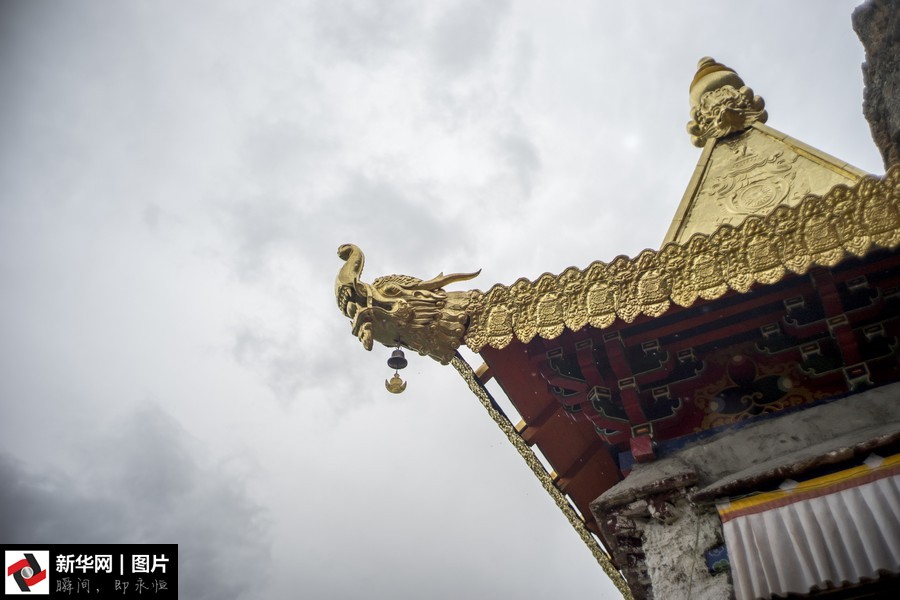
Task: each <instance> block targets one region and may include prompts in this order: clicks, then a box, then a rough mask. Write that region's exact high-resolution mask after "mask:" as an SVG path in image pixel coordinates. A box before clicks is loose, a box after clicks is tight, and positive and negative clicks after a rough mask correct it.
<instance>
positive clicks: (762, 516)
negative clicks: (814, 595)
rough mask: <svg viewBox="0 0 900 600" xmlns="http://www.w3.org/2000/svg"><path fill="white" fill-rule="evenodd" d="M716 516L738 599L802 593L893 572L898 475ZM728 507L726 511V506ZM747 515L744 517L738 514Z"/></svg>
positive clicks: (899, 522) (898, 547)
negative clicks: (757, 508)
mask: <svg viewBox="0 0 900 600" xmlns="http://www.w3.org/2000/svg"><path fill="white" fill-rule="evenodd" d="M835 487H836V488H840V487H845V489H837V490H836V491H833V492H828V491H827V490H820V491H821V492H822V495H819V496H818V497H813V498H805V499H803V494H798V496H799V497H800V499H797V500H793V499H792V498H791V497H790V496H789V495H787V496H785V497H784V498H783V499H782V500H781V501H779V502H775V503H774V504H776V505H777V504H783V505H781V506H775V507H774V508H765V506H763V507H762V508H763V509H762V510H761V511H760V512H756V513H752V514H743V515H741V516H735V517H733V518H730V519H728V520H727V521H726V514H725V513H723V511H722V508H721V507H720V514H722V517H723V522H724V524H723V528H724V532H725V543H726V545H727V547H728V556H729V560H730V561H731V572H732V578H733V581H734V591H735V596H736V597H737V600H756V599H758V598H771V597H772V595H773V594H779V595H782V596H784V595H786V594H787V593H789V592H793V593H800V594H803V593H807V592H809V591H810V590H812V589H813V588H814V587H817V588H819V589H824V588H826V587H827V586H828V584H829V583H830V584H832V585H835V586H840V585H841V584H843V583H858V582H859V581H860V580H861V579H863V578H875V577H877V576H878V571H879V570H887V571H891V572H893V573H897V572H898V571H900V475H894V476H888V477H884V478H881V479H877V480H875V481H872V482H870V483H864V484H861V485H855V486H853V487H846V486H835ZM726 506H727V505H726ZM745 512H746V511H745Z"/></svg>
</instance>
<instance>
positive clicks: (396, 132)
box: [0, 0, 883, 599]
mask: <svg viewBox="0 0 900 600" xmlns="http://www.w3.org/2000/svg"><path fill="white" fill-rule="evenodd" d="M855 4H857V2H856V1H855V0H854V1H850V2H838V1H833V2H820V1H806V2H791V3H783V2H780V1H769V2H759V3H746V2H730V3H726V2H719V1H716V2H671V1H661V2H620V3H611V2H596V1H587V0H586V1H581V2H578V1H574V0H573V1H571V2H569V1H567V2H565V3H550V2H539V1H536V0H535V1H531V2H527V1H521V2H518V1H508V2H501V1H496V2H488V1H475V0H470V1H439V2H438V1H434V2H413V1H403V0H398V1H377V2H376V1H374V0H355V1H354V0H321V1H319V2H315V1H307V2H300V1H296V2H278V1H266V2H255V1H249V0H248V1H236V0H229V1H223V0H216V1H211V0H210V1H191V2H184V1H179V2H176V1H174V0H172V1H153V2H151V1H144V2H142V1H137V0H130V1H115V2H114V1H107V2H101V1H82V2H56V3H51V2H38V1H22V2H13V1H9V0H2V1H0V541H6V542H21V543H35V544H42V543H66V542H69V543H73V542H150V541H154V542H168V543H172V542H175V543H178V544H179V548H180V552H181V560H180V568H181V574H182V575H181V585H182V589H183V590H184V594H183V597H185V598H192V599H193V598H216V599H219V598H274V597H283V598H288V597H294V598H329V599H330V598H335V599H341V598H363V597H365V598H392V599H393V598H398V599H406V598H410V599H412V598H512V597H516V598H548V597H572V598H576V597H582V598H586V597H594V598H613V597H616V592H615V590H614V588H613V587H612V585H611V584H610V583H609V582H608V581H607V580H606V578H605V576H604V575H603V573H602V571H601V570H600V568H599V567H598V566H597V565H596V563H595V562H594V559H593V558H592V557H591V555H590V553H589V552H588V551H587V550H586V549H585V548H584V546H583V545H582V543H581V541H580V540H579V538H578V537H577V536H576V534H575V533H574V532H573V531H572V530H571V529H570V527H569V526H568V524H567V522H566V520H565V519H564V517H563V516H562V515H561V514H560V513H559V512H558V510H557V509H556V507H555V506H554V505H553V503H552V501H551V500H550V499H549V498H548V497H547V496H546V494H545V493H544V492H543V490H542V489H541V488H540V486H539V485H538V483H537V482H536V481H535V480H534V479H533V476H532V475H531V473H530V471H529V470H528V469H527V467H526V466H525V465H524V463H523V462H522V461H521V459H520V458H519V457H518V455H517V454H516V453H515V451H514V450H513V449H512V448H511V447H510V446H509V445H508V443H507V442H506V440H505V438H504V437H503V436H502V435H501V434H500V432H499V431H498V430H497V429H496V427H495V426H494V425H493V423H492V422H491V421H490V419H489V418H488V417H487V416H486V415H485V414H484V411H483V409H482V408H481V406H480V405H479V404H478V403H477V401H476V400H475V398H473V397H472V396H471V394H469V393H468V391H467V390H466V388H465V386H464V385H463V383H462V382H461V381H460V380H459V378H458V376H457V375H456V373H455V372H454V371H453V370H452V369H451V368H448V367H441V366H440V365H438V364H437V363H435V362H434V361H431V360H429V359H424V358H421V357H417V356H413V357H411V361H410V367H409V368H408V369H407V370H406V371H405V372H404V376H405V378H406V379H407V380H408V381H409V388H408V390H407V391H406V393H404V394H403V395H400V396H394V395H391V394H388V393H387V392H386V391H385V390H384V387H383V383H382V382H383V380H384V379H385V378H386V377H389V376H390V372H389V371H388V368H387V367H386V366H385V364H384V361H385V359H386V358H387V356H388V354H389V351H388V350H387V349H385V348H380V347H379V348H376V349H375V351H374V352H372V353H366V352H365V351H364V350H363V349H362V347H361V346H360V345H359V343H358V342H357V340H356V339H355V338H353V337H352V336H351V335H350V331H349V322H348V321H347V320H346V319H344V318H343V317H342V316H341V315H340V314H339V312H338V311H337V309H336V306H335V303H334V298H333V280H334V275H335V274H336V272H337V269H338V268H339V266H340V264H341V262H340V260H339V259H338V258H337V256H336V255H335V251H336V249H337V247H338V245H340V244H341V243H344V242H354V243H356V244H358V245H359V246H360V247H361V248H362V249H363V250H364V251H365V252H366V255H367V258H368V262H367V270H366V276H365V277H364V278H365V279H367V280H371V279H372V278H374V277H376V276H378V275H381V274H386V273H393V272H399V273H407V274H411V275H417V276H421V277H424V278H427V277H431V276H433V275H435V274H436V273H437V272H439V271H444V272H454V271H467V270H475V269H477V268H479V267H482V268H483V269H484V270H483V272H482V275H481V276H480V277H479V278H478V279H477V280H476V281H475V282H474V285H475V286H477V287H479V288H481V289H487V288H488V287H490V285H491V284H493V283H512V282H513V281H514V280H515V279H516V278H517V277H519V276H527V277H529V278H535V277H537V276H538V275H540V274H541V273H542V272H544V271H551V272H560V271H562V270H563V269H564V268H565V267H567V266H570V265H579V266H586V265H587V264H588V263H590V262H591V261H592V260H594V259H603V260H609V259H611V258H613V257H614V256H615V255H617V254H627V255H632V256H633V255H635V254H637V253H638V252H639V251H640V250H641V249H643V248H646V247H658V246H659V243H660V240H661V239H662V237H663V235H664V233H665V231H666V228H667V226H668V222H669V220H670V218H671V216H672V214H673V213H674V211H675V208H676V206H677V204H678V202H679V200H680V198H681V194H682V192H683V190H684V188H685V186H686V185H687V182H688V179H689V177H690V175H691V172H692V169H693V167H694V165H695V163H696V161H697V159H698V158H699V154H700V151H699V150H698V149H696V148H694V147H693V146H691V144H690V141H689V139H688V135H687V134H686V133H685V130H684V124H685V122H686V121H687V120H688V108H687V88H688V85H689V83H690V80H691V77H692V76H693V73H694V70H695V66H696V62H697V60H698V59H699V58H700V57H701V56H704V55H711V56H714V57H715V58H717V59H718V60H720V61H722V62H724V63H725V64H727V65H729V66H732V67H734V68H735V69H736V70H737V71H738V72H739V73H740V74H741V75H742V76H743V77H744V79H745V81H746V82H747V84H748V85H750V86H751V87H752V88H753V89H754V90H755V91H756V93H758V94H760V95H762V96H763V97H764V98H765V100H766V102H767V107H768V109H769V114H770V120H769V124H770V125H772V126H773V127H775V128H777V129H780V130H782V131H785V132H786V133H789V134H791V135H793V136H795V137H797V138H799V139H801V140H803V141H805V142H807V143H809V144H811V145H813V146H816V147H818V148H820V149H822V150H824V151H826V152H829V153H831V154H834V155H836V156H839V157H841V158H842V159H844V160H846V161H848V162H850V163H852V164H855V165H856V166H858V167H860V168H862V169H865V170H869V171H873V172H882V171H883V169H882V165H881V162H880V159H879V156H878V154H877V152H876V150H875V148H874V146H873V144H872V142H871V139H870V136H869V131H868V126H867V124H866V123H865V121H864V120H863V118H862V115H861V101H862V78H861V72H860V63H861V62H862V61H863V50H862V46H861V44H860V43H859V41H858V40H857V38H856V36H855V34H854V33H853V31H852V29H851V25H850V13H851V11H852V9H853V7H854V5H855ZM467 356H468V357H469V359H470V361H471V362H473V363H476V364H477V362H478V359H477V357H474V356H471V355H467Z"/></svg>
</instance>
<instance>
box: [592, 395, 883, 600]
mask: <svg viewBox="0 0 900 600" xmlns="http://www.w3.org/2000/svg"><path fill="white" fill-rule="evenodd" d="M898 401H900V383H894V384H890V385H885V386H882V387H878V388H874V389H869V390H866V391H862V392H859V393H857V394H853V395H850V396H848V397H845V398H841V399H838V400H833V401H831V402H828V403H825V404H822V405H819V406H815V407H812V408H808V409H806V410H800V411H796V412H793V413H788V414H783V415H777V416H772V417H770V418H764V419H761V420H758V421H756V422H754V423H751V424H747V425H745V426H743V427H740V426H738V427H732V428H729V429H727V430H724V431H722V432H720V433H718V434H717V435H715V436H712V437H710V438H707V439H704V440H700V441H697V442H695V443H694V444H690V445H688V446H686V447H685V448H683V449H681V450H679V451H677V452H674V453H672V454H670V455H668V456H662V457H660V458H659V459H658V460H656V461H653V462H649V463H640V464H637V465H635V467H634V470H633V471H632V472H631V473H630V474H629V475H628V477H626V478H625V479H624V480H623V481H621V482H619V483H618V484H616V485H615V486H613V487H612V488H610V489H609V490H607V491H606V492H605V493H604V494H602V495H601V496H600V497H599V498H597V499H596V500H595V501H594V502H593V503H592V505H591V510H592V511H593V513H594V516H595V517H596V518H597V522H598V523H599V524H600V526H601V527H602V528H603V529H604V534H605V535H604V537H605V538H606V539H607V540H609V541H610V542H611V546H612V547H611V550H612V553H613V556H614V557H615V560H616V563H617V564H619V565H621V567H622V572H623V574H624V575H625V577H626V578H627V579H628V582H629V585H630V586H631V589H632V590H633V592H634V595H635V598H638V599H651V598H655V599H656V600H661V599H665V600H680V599H685V600H688V599H691V600H693V599H697V598H703V599H705V600H727V599H729V598H732V597H733V596H732V587H731V585H730V582H729V580H728V576H727V574H725V573H718V574H715V575H712V574H710V573H709V572H708V570H707V568H706V564H705V559H704V556H703V555H704V553H705V552H706V551H707V550H710V549H711V548H713V547H714V546H716V545H717V544H720V543H721V542H722V526H721V522H720V520H719V516H718V513H717V512H716V509H715V506H714V503H715V501H716V500H717V499H723V498H728V497H730V496H734V495H740V494H744V493H747V492H750V491H754V490H757V489H760V487H761V486H763V487H764V486H766V485H771V484H772V483H773V482H775V483H780V482H781V481H784V480H785V479H788V478H795V477H796V478H802V477H803V475H804V474H805V473H808V472H810V471H811V470H814V469H818V468H822V467H827V465H834V467H835V468H837V467H839V466H840V465H844V464H847V463H849V462H852V461H859V460H861V459H863V458H865V457H866V456H867V455H868V454H869V453H870V452H873V451H874V452H878V451H880V450H881V449H882V448H884V449H888V450H889V449H890V448H896V446H897V444H900V410H898V409H897V406H898Z"/></svg>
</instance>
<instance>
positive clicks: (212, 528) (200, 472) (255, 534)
mask: <svg viewBox="0 0 900 600" xmlns="http://www.w3.org/2000/svg"><path fill="white" fill-rule="evenodd" d="M81 443H82V445H81V446H80V447H79V448H77V449H73V450H72V451H71V452H70V453H69V454H68V456H67V457H66V458H64V459H63V460H61V461H60V463H63V464H64V465H65V467H64V468H63V469H60V468H59V467H54V466H47V465H43V464H41V463H40V462H38V461H35V462H28V463H24V462H22V461H21V460H20V459H17V458H14V457H13V456H11V455H8V454H0V480H2V481H3V486H0V512H2V514H4V515H5V517H4V519H3V520H2V521H0V539H3V540H4V541H6V542H10V543H29V544H66V543H108V542H110V541H116V542H124V543H177V544H179V562H180V564H181V565H182V569H181V571H180V574H179V578H180V581H179V585H180V591H181V593H182V594H183V595H184V596H185V597H188V598H198V599H204V598H210V599H216V600H218V599H220V598H241V597H248V598H255V597H256V596H255V592H251V591H250V590H251V586H250V581H249V580H248V578H247V575H246V565H248V564H253V565H254V568H255V569H258V568H261V565H263V564H264V561H261V560H260V557H261V556H264V555H265V554H266V552H267V548H268V537H269V535H268V532H267V522H266V516H265V513H264V512H263V510H262V509H261V508H260V507H259V506H257V505H256V504H255V503H254V502H253V501H252V500H250V499H249V497H248V495H247V493H246V491H245V490H244V488H243V484H240V483H237V482H235V481H234V479H233V478H232V477H230V476H229V474H228V473H226V472H224V471H222V470H220V469H219V468H217V467H215V466H213V465H210V464H208V462H207V460H205V459H204V458H202V451H200V450H199V449H198V448H197V443H196V442H195V441H194V440H192V439H191V438H190V436H189V435H188V433H187V432H186V431H185V430H184V429H182V428H181V427H180V426H179V425H178V424H177V422H175V421H174V419H172V417H170V416H169V415H167V414H165V413H164V412H163V411H162V410H161V409H159V408H157V407H148V408H145V409H142V410H140V411H138V412H135V413H132V414H131V415H129V416H128V417H126V418H125V419H123V420H122V421H120V422H119V423H117V427H116V430H115V431H112V432H109V431H108V432H105V433H104V434H99V435H98V432H94V433H93V435H92V436H91V437H90V438H84V439H82V440H81ZM57 464H59V463H57ZM75 473H77V475H74V474H75ZM13 515H15V516H14V517H13Z"/></svg>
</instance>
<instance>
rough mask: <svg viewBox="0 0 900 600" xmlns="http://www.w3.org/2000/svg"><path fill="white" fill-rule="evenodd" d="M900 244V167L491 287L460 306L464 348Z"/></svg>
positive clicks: (653, 309)
mask: <svg viewBox="0 0 900 600" xmlns="http://www.w3.org/2000/svg"><path fill="white" fill-rule="evenodd" d="M898 245H900V166H895V167H892V168H891V169H890V170H889V171H888V172H887V174H886V175H884V177H877V176H867V177H865V178H863V179H862V180H860V182H859V183H857V184H856V185H854V186H853V187H847V186H844V185H837V186H835V187H834V188H832V189H831V190H829V191H828V192H827V193H826V194H825V195H823V196H815V195H810V196H807V197H806V198H804V199H803V201H801V202H800V203H799V204H798V205H796V206H794V207H788V206H779V207H777V208H776V209H774V210H773V212H772V213H770V214H769V215H768V216H766V217H757V216H753V217H749V218H747V220H745V221H744V222H742V223H741V224H740V225H738V226H737V227H732V226H730V225H723V226H721V227H719V228H718V229H716V230H715V231H714V232H712V233H711V234H708V235H706V234H696V235H694V236H693V237H691V238H690V239H689V240H688V241H687V242H685V243H675V242H673V243H669V244H666V245H665V246H663V247H662V248H661V249H660V250H644V251H643V252H641V253H640V254H639V255H638V256H637V257H635V258H628V257H625V256H618V257H616V258H615V259H613V260H612V261H611V262H609V263H604V262H599V261H598V262H594V263H592V264H591V265H590V266H588V267H587V268H586V269H583V270H582V269H578V268H576V267H570V268H568V269H566V270H565V271H563V272H562V273H561V274H559V275H551V274H549V273H545V274H543V275H541V276H540V277H538V278H537V279H536V280H535V281H533V282H532V281H529V280H527V279H519V280H518V281H516V282H515V283H513V284H512V285H510V286H505V285H495V286H493V287H492V288H491V289H490V290H488V291H487V292H486V293H484V295H478V296H476V298H475V299H474V302H472V305H471V306H470V308H469V311H468V312H469V324H468V328H467V329H466V332H465V335H464V342H465V344H466V345H467V346H468V347H469V348H470V349H471V350H473V351H475V352H478V351H479V350H481V349H482V348H484V347H485V346H491V347H492V348H498V349H500V348H504V347H506V346H507V345H509V344H510V343H511V342H512V340H513V339H518V340H519V341H521V342H523V343H527V342H529V341H531V340H532V339H533V338H534V337H535V336H540V337H541V338H544V339H555V338H556V337H558V336H559V335H560V334H562V332H563V331H564V330H565V329H567V328H568V329H570V330H573V331H577V330H579V329H581V328H583V327H585V326H588V325H590V326H592V327H596V328H601V329H602V328H606V327H609V326H610V325H612V324H613V323H614V322H615V320H616V319H617V318H618V319H622V320H623V321H625V322H626V323H630V322H632V321H634V320H635V319H636V318H637V317H638V316H639V315H642V314H643V315H648V316H651V317H658V316H661V315H662V314H664V313H665V312H666V311H667V310H668V309H669V307H670V306H671V305H672V304H673V303H674V304H677V305H679V306H684V307H687V306H690V305H692V304H693V303H694V302H695V301H696V300H697V299H698V298H702V299H704V300H711V299H714V298H718V297H721V296H722V295H724V294H725V293H726V292H728V291H730V290H734V291H737V292H740V293H745V292H747V291H749V290H750V288H751V286H753V285H754V284H757V283H761V284H773V283H776V282H778V281H780V280H781V279H782V278H783V277H784V276H785V275H786V274H788V273H795V274H804V273H806V272H807V271H809V269H810V268H812V267H814V266H822V267H831V266H835V265H837V264H838V263H839V262H841V260H843V259H844V258H845V257H846V256H864V255H865V254H866V253H867V252H869V251H870V250H872V249H874V248H894V247H897V246H898Z"/></svg>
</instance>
